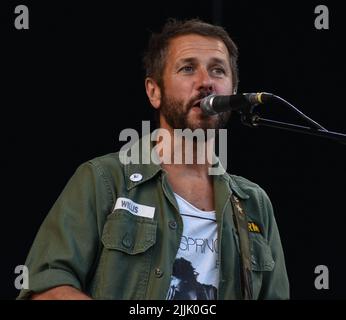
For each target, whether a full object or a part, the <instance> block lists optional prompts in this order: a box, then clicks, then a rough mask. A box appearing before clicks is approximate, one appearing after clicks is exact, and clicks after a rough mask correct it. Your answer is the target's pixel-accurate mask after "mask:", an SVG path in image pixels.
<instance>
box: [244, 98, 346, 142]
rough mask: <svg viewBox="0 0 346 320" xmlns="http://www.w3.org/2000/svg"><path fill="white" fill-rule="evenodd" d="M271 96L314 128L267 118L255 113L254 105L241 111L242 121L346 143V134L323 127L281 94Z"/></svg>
mask: <svg viewBox="0 0 346 320" xmlns="http://www.w3.org/2000/svg"><path fill="white" fill-rule="evenodd" d="M270 98H271V99H272V100H273V101H277V102H281V103H283V104H285V105H287V106H289V107H290V108H291V109H293V110H294V111H295V112H296V113H297V114H298V115H299V116H300V117H302V118H303V119H305V120H307V121H308V122H309V123H311V124H312V126H313V127H314V128H311V127H305V126H300V125H296V124H292V123H286V122H280V121H275V120H271V119H266V118H261V117H260V116H259V115H258V114H255V113H253V111H254V108H253V107H251V108H248V109H247V110H246V112H240V113H241V121H242V123H243V124H245V125H247V126H250V127H252V128H256V127H258V126H266V127H272V128H278V129H283V130H288V131H293V132H299V133H304V134H308V135H314V136H318V137H323V138H328V139H332V140H336V141H339V142H340V143H342V144H346V134H343V133H338V132H332V131H328V130H327V129H326V128H324V127H322V126H321V125H320V124H318V123H317V122H316V121H314V120H312V119H310V118H309V117H308V116H306V115H305V114H304V113H303V112H301V111H300V110H298V109H297V108H296V107H294V106H293V105H292V104H291V103H289V102H287V101H286V100H285V99H282V98H281V97H279V96H275V95H271V97H270Z"/></svg>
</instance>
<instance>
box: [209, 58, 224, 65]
mask: <svg viewBox="0 0 346 320" xmlns="http://www.w3.org/2000/svg"><path fill="white" fill-rule="evenodd" d="M211 62H212V63H217V64H222V65H225V66H226V65H227V61H226V60H224V59H220V58H212V59H211Z"/></svg>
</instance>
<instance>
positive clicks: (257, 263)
mask: <svg viewBox="0 0 346 320" xmlns="http://www.w3.org/2000/svg"><path fill="white" fill-rule="evenodd" d="M249 236H250V249H251V265H252V270H253V271H272V270H273V268H274V265H275V262H274V259H273V256H272V252H271V249H270V246H269V244H268V242H267V240H266V239H265V238H264V237H263V236H262V235H261V234H260V233H252V232H250V233H249Z"/></svg>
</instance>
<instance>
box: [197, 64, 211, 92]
mask: <svg viewBox="0 0 346 320" xmlns="http://www.w3.org/2000/svg"><path fill="white" fill-rule="evenodd" d="M198 90H204V91H206V92H208V93H209V92H210V93H211V92H214V80H213V78H212V77H211V76H210V74H209V72H208V70H206V69H204V68H201V69H200V70H199V72H198Z"/></svg>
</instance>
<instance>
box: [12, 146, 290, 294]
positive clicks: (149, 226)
mask: <svg viewBox="0 0 346 320" xmlns="http://www.w3.org/2000/svg"><path fill="white" fill-rule="evenodd" d="M121 156H122V155H121V154H119V153H112V154H109V155H105V156H102V157H98V158H95V159H93V160H91V161H88V162H86V163H84V164H82V165H81V166H80V167H79V168H78V169H77V171H76V172H75V174H74V175H73V176H72V178H71V179H70V181H69V182H68V183H67V185H66V187H65V189H64V190H63V192H62V194H61V195H60V196H59V198H58V199H57V201H56V203H55V204H54V206H53V207H52V209H51V211H50V212H49V214H48V215H47V217H46V219H45V220H44V222H43V224H42V226H41V227H40V229H39V232H38V234H37V236H36V238H35V241H34V243H33V245H32V248H31V250H30V252H29V255H28V257H27V260H26V263H25V264H26V266H27V267H28V269H29V289H27V290H24V289H23V290H22V291H21V292H20V295H19V297H18V298H19V299H26V298H28V297H29V296H30V294H31V293H33V292H42V291H45V290H48V289H50V288H52V287H56V286H60V285H71V286H73V287H75V288H77V289H79V290H81V291H82V292H84V293H86V294H88V295H90V296H91V297H92V298H95V299H165V298H166V296H167V291H168V289H169V285H170V281H171V274H172V268H173V263H174V260H175V258H176V254H177V251H178V248H179V245H180V240H181V237H182V232H183V223H182V219H181V216H180V214H179V210H178V205H177V203H176V200H175V197H174V194H173V191H172V189H171V187H170V185H169V183H168V181H167V175H166V172H165V171H164V170H163V169H162V167H161V166H160V165H158V164H154V163H153V162H152V161H150V163H149V164H133V163H128V164H124V162H125V161H121ZM213 179H214V193H215V211H216V219H217V224H218V246H217V247H218V255H219V259H218V261H219V272H220V276H219V278H220V280H219V287H218V299H242V288H241V280H240V279H241V261H240V255H239V238H238V235H237V232H236V229H235V226H234V223H233V218H232V214H233V211H232V203H231V202H230V196H231V194H232V193H234V194H235V195H237V196H238V198H239V199H240V200H241V202H242V205H243V208H244V209H245V212H246V214H247V217H248V221H249V236H250V249H251V263H252V286H253V298H254V299H288V298H289V284H288V278H287V272H286V267H285V261H284V254H283V250H282V246H281V241H280V236H279V232H278V228H277V225H276V222H275V218H274V215H273V209H272V205H271V203H270V200H269V198H268V196H267V195H266V193H265V192H264V191H263V189H261V188H260V187H259V186H258V185H257V184H254V183H252V182H250V181H248V180H246V179H244V178H242V177H239V176H235V175H229V174H227V173H226V172H224V173H223V174H220V175H215V176H213ZM121 201H124V202H121ZM138 210H139V211H141V210H142V213H145V214H142V215H138V213H139V212H138ZM136 211H137V212H136Z"/></svg>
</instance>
